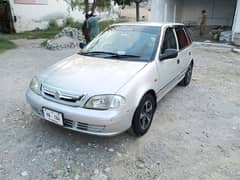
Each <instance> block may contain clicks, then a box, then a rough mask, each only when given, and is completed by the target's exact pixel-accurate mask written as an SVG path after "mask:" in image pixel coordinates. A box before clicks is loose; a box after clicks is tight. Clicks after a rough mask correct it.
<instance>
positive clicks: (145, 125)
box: [130, 93, 156, 137]
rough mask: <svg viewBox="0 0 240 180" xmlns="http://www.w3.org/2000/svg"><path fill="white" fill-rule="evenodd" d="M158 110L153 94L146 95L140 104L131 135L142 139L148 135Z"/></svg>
mask: <svg viewBox="0 0 240 180" xmlns="http://www.w3.org/2000/svg"><path fill="white" fill-rule="evenodd" d="M155 109H156V101H155V99H154V97H153V95H152V94H150V93H149V94H146V95H144V97H143V98H142V100H141V102H140V103H139V105H138V107H137V109H136V111H135V113H134V116H133V121H132V127H131V129H130V132H131V134H133V135H135V136H137V137H140V136H143V135H144V134H146V133H147V131H148V130H149V128H150V126H151V124H152V119H153V115H154V112H155Z"/></svg>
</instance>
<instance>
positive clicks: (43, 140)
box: [0, 40, 240, 180]
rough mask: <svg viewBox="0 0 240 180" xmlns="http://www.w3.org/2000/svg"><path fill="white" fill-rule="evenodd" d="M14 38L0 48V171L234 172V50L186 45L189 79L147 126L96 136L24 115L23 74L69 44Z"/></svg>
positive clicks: (239, 130) (207, 176)
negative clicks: (51, 47)
mask: <svg viewBox="0 0 240 180" xmlns="http://www.w3.org/2000/svg"><path fill="white" fill-rule="evenodd" d="M39 43H40V41H36V40H34V41H25V40H18V41H17V44H18V45H19V48H18V49H16V50H10V51H8V52H6V53H4V54H1V55H0V97H1V101H0V105H1V108H0V123H1V126H0V179H1V180H21V179H23V180H25V179H27V180H31V179H34V180H45V179H59V180H61V179H64V180H65V179H66V180H68V179H73V180H77V179H81V180H82V179H83V180H85V179H92V180H97V179H98V180H105V179H113V180H125V179H138V180H147V179H151V180H152V179H153V180H198V179H199V180H239V179H240V93H239V92H240V55H239V54H235V53H232V52H231V51H230V50H229V49H226V48H214V47H204V46H200V45H197V46H195V47H194V50H193V51H194V56H195V70H194V74H193V81H192V83H191V85H190V86H189V87H186V88H184V87H176V88H175V89H173V90H172V91H171V92H170V93H169V94H168V95H167V96H166V97H165V98H164V99H163V100H162V101H161V102H160V103H159V104H158V108H157V111H156V114H155V117H154V121H153V124H152V127H151V129H150V131H149V133H148V134H146V135H145V136H144V137H142V138H139V139H136V138H134V137H132V136H130V135H129V134H127V133H124V134H121V135H118V136H115V137H110V138H106V137H105V138H103V137H96V136H90V135H85V134H81V133H76V132H71V131H69V130H65V129H62V128H60V127H57V126H55V125H53V124H51V123H48V122H46V121H43V120H39V119H38V118H36V117H32V115H31V112H30V108H29V106H28V105H27V103H26V100H25V92H26V90H27V88H28V85H29V82H30V80H31V78H32V77H33V76H34V74H36V73H37V72H39V71H41V70H44V69H45V68H46V67H48V66H49V65H51V64H53V63H55V62H57V61H59V60H60V59H62V58H64V57H67V56H69V55H71V54H73V53H74V52H76V51H78V50H77V49H75V50H65V51H54V52H53V51H48V50H44V49H42V48H40V47H39Z"/></svg>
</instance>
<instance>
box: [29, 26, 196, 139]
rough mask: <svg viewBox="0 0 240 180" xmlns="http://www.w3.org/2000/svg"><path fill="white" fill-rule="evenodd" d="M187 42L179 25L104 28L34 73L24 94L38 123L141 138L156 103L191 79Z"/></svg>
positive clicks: (104, 134)
mask: <svg viewBox="0 0 240 180" xmlns="http://www.w3.org/2000/svg"><path fill="white" fill-rule="evenodd" d="M191 44H192V40H191V37H190V34H189V33H188V31H187V29H186V28H185V27H184V25H183V24H176V23H168V24H165V23H164V24H161V23H140V24H139V23H138V24H135V23H123V24H116V25H112V26H110V27H109V28H108V29H106V30H105V31H104V32H102V33H101V34H99V35H98V36H97V37H96V38H95V39H94V40H93V41H91V42H90V43H89V44H88V45H87V46H85V47H84V48H83V49H82V51H81V52H80V53H78V54H74V55H73V56H71V57H68V58H66V59H64V60H62V61H60V62H58V63H57V64H55V65H53V66H51V67H49V68H48V69H46V70H45V71H44V72H42V73H40V74H38V75H36V76H35V77H34V78H33V80H32V81H31V83H30V87H29V89H28V91H27V94H26V96H27V100H28V102H29V104H30V105H31V107H32V111H33V112H34V113H35V114H36V115H37V116H39V117H40V118H41V119H45V120H47V121H50V122H52V123H55V124H57V125H59V126H62V127H64V128H67V129H71V130H74V131H79V132H83V133H88V134H94V135H101V136H112V135H116V134H119V133H121V132H124V131H126V130H129V129H131V130H132V132H134V134H135V135H136V136H142V135H144V134H145V133H146V132H147V131H148V129H149V128H150V126H151V123H152V119H153V115H154V112H155V109H156V106H157V102H158V101H159V100H160V99H161V98H162V97H163V96H164V95H166V94H167V92H169V91H170V90H171V89H172V88H174V87H175V86H176V85H177V84H180V85H183V86H187V85H188V84H189V83H190V81H191V76H192V69H193V57H192V52H191Z"/></svg>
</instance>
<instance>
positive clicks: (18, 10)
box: [10, 0, 84, 32]
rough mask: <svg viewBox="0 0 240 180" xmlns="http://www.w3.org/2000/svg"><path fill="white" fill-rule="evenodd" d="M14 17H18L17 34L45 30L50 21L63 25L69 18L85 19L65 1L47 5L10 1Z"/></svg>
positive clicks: (49, 0)
mask: <svg viewBox="0 0 240 180" xmlns="http://www.w3.org/2000/svg"><path fill="white" fill-rule="evenodd" d="M10 5H11V8H12V14H13V16H16V19H17V21H16V22H15V24H14V25H15V29H16V31H17V32H21V31H28V30H33V29H36V28H40V29H44V28H46V27H47V26H48V22H49V20H53V19H55V20H57V21H58V22H59V23H62V21H63V19H65V18H66V17H67V16H72V17H73V18H75V19H79V20H81V19H83V18H84V16H83V13H82V12H79V11H78V10H75V11H71V10H69V9H68V5H67V4H66V3H65V2H64V1H63V0H48V3H47V5H41V4H16V3H15V2H14V0H10Z"/></svg>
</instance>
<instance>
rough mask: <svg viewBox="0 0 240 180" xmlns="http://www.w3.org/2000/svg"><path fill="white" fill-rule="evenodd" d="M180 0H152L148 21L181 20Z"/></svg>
mask: <svg viewBox="0 0 240 180" xmlns="http://www.w3.org/2000/svg"><path fill="white" fill-rule="evenodd" d="M181 4H182V0H152V8H151V15H150V21H155V22H174V21H175V22H179V21H181V13H182V5H181Z"/></svg>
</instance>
